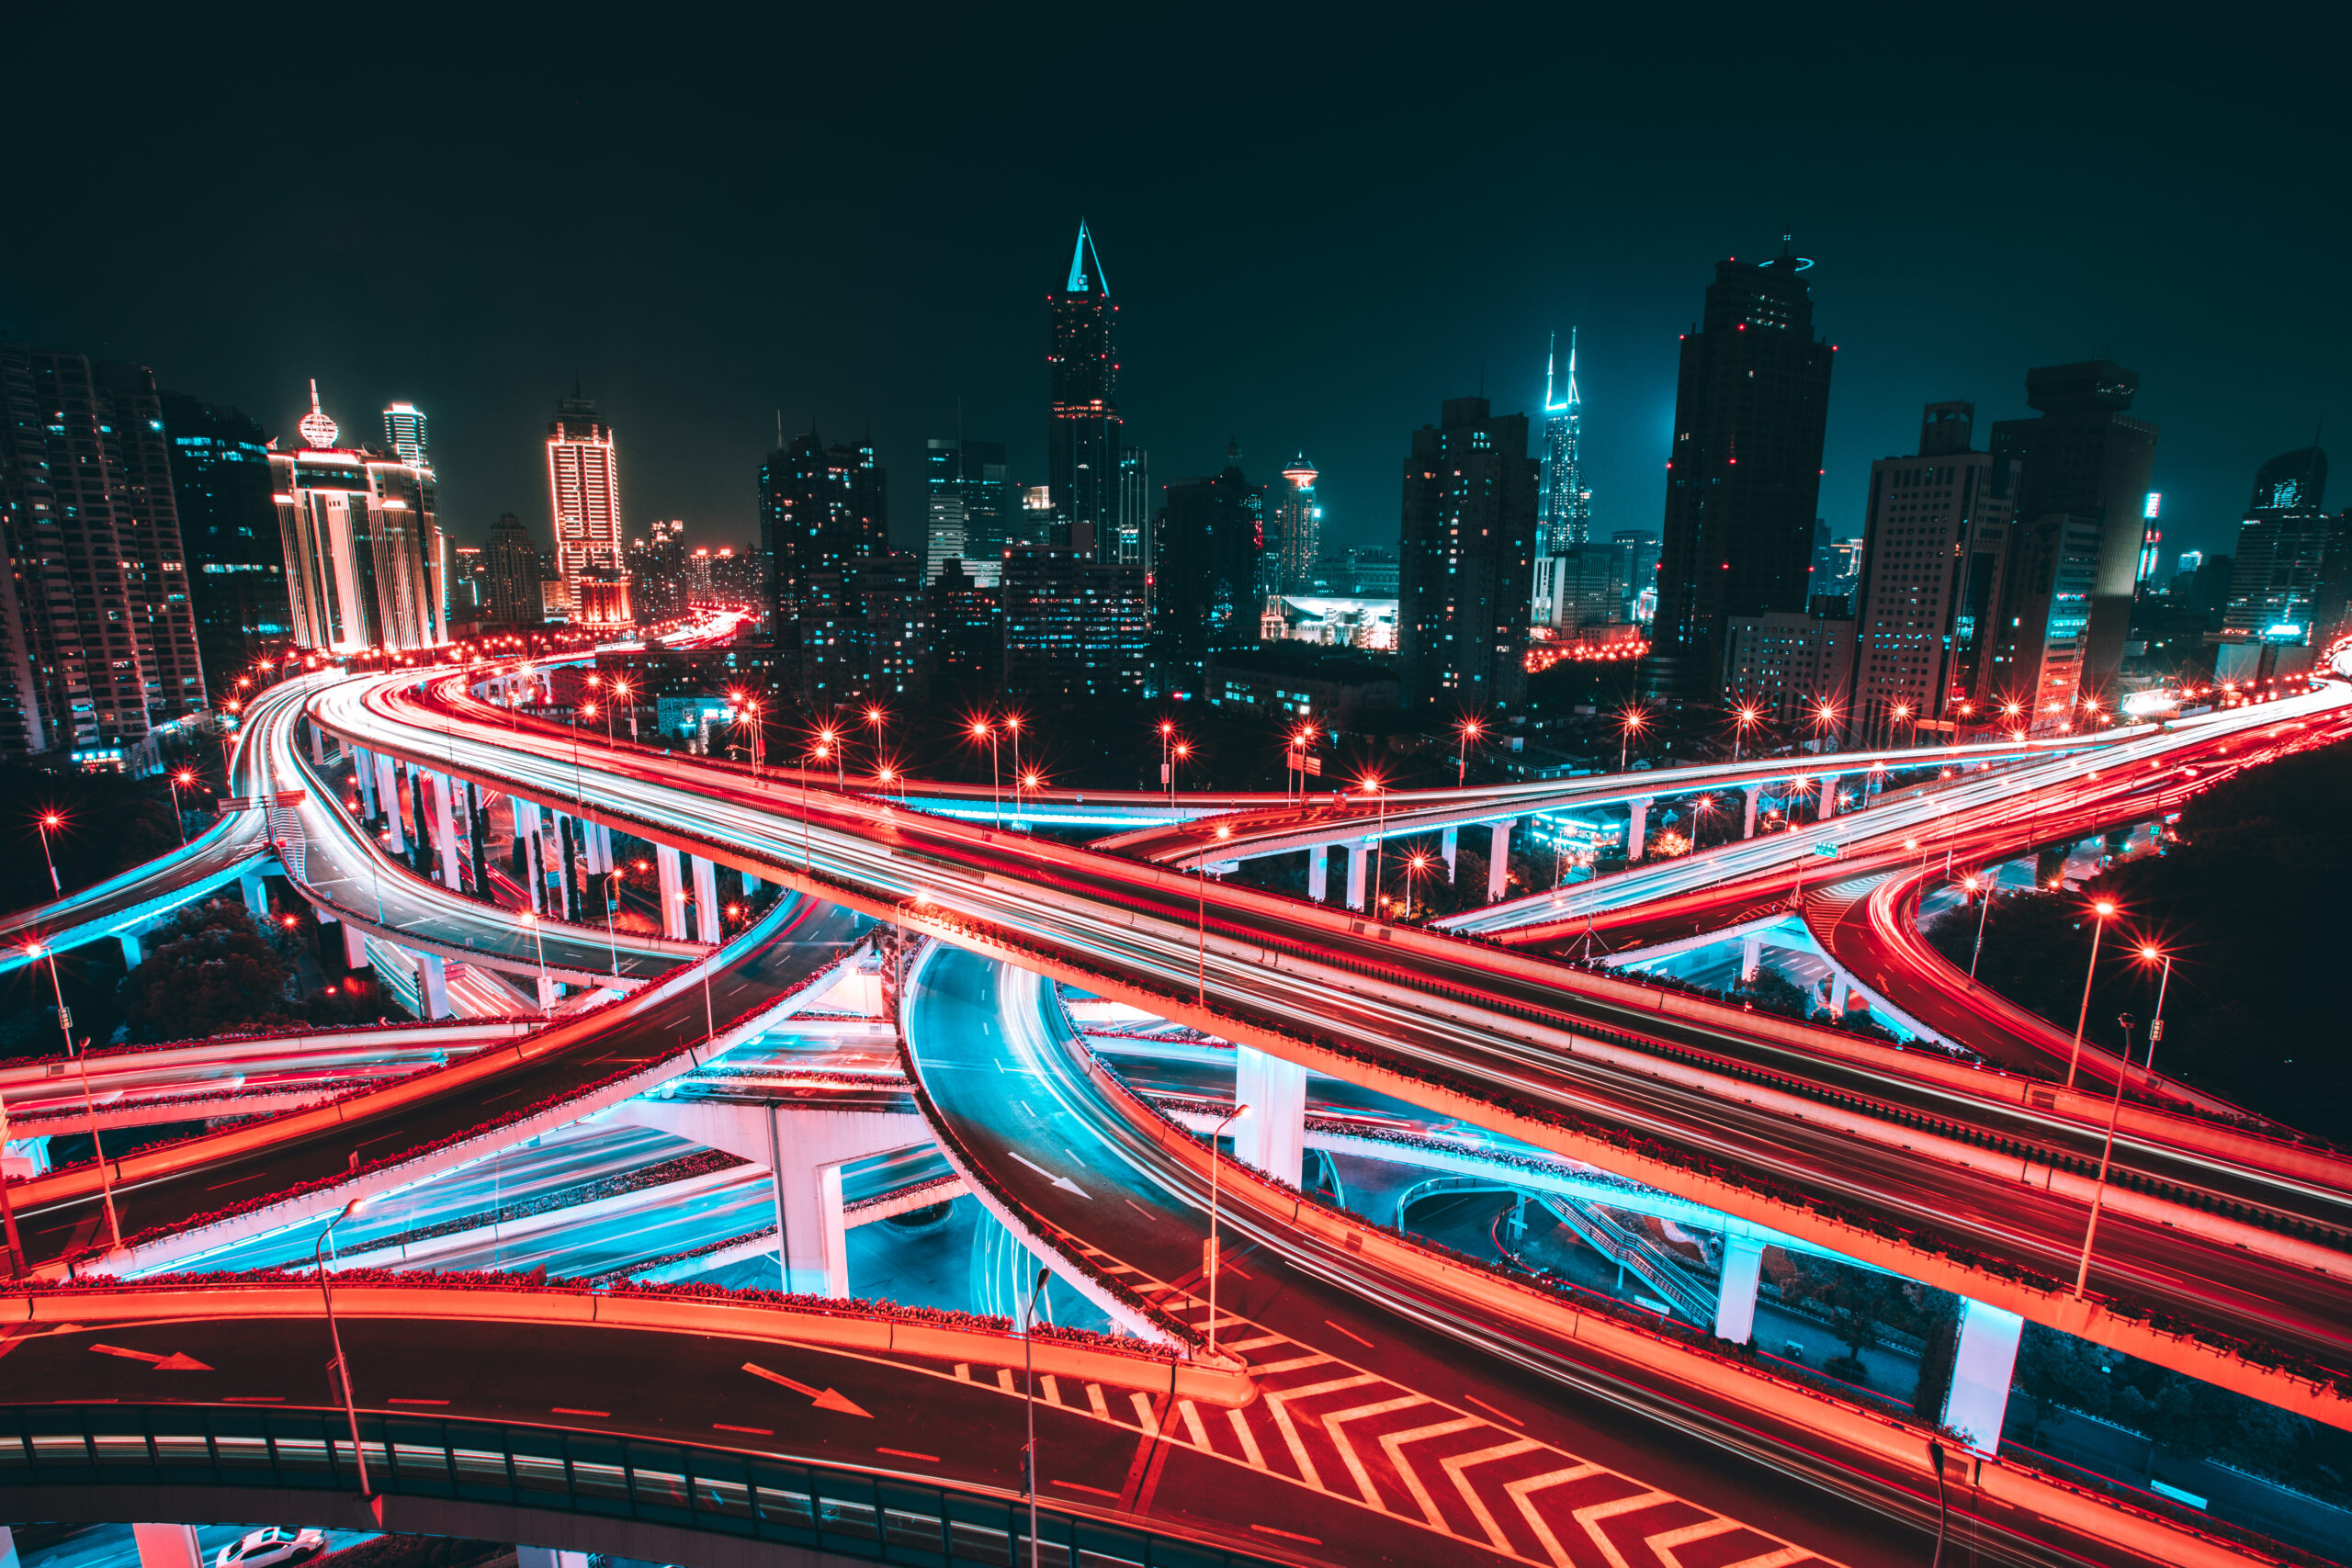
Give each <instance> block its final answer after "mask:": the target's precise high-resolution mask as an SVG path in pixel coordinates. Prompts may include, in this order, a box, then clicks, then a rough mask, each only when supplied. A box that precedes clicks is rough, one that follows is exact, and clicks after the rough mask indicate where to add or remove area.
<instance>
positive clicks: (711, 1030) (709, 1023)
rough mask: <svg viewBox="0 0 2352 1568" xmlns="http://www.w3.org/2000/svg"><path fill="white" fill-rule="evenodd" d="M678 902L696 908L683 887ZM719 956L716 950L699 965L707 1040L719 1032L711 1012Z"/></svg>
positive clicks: (703, 1024)
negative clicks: (712, 972)
mask: <svg viewBox="0 0 2352 1568" xmlns="http://www.w3.org/2000/svg"><path fill="white" fill-rule="evenodd" d="M678 902H679V903H680V904H682V905H684V906H685V907H686V908H689V909H691V908H695V897H694V895H693V894H691V893H689V892H687V891H686V890H685V889H684V888H683V887H681V888H679V889H678ZM678 923H679V924H680V925H684V924H685V923H686V919H685V917H684V915H680V916H679V917H678ZM716 957H718V952H717V951H716V950H715V949H714V950H713V951H712V952H710V953H705V954H704V955H703V957H702V960H701V962H700V963H699V964H697V967H698V968H700V969H701V971H702V1032H703V1038H704V1039H706V1040H707V1039H708V1038H710V1037H711V1036H712V1035H714V1034H716V1033H718V1021H717V1019H716V1018H715V1016H714V1015H713V1014H712V1012H711V1010H710V961H711V960H712V959H714V958H716Z"/></svg>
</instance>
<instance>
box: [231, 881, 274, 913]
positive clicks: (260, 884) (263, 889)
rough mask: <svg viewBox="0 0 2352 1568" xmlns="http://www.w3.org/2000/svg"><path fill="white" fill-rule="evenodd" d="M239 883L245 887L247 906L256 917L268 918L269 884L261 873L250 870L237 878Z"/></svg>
mask: <svg viewBox="0 0 2352 1568" xmlns="http://www.w3.org/2000/svg"><path fill="white" fill-rule="evenodd" d="M237 884H238V886H241V887H243V889H244V892H245V908H247V909H248V910H250V911H251V912H252V914H253V917H254V919H256V920H266V919H269V886H268V884H266V883H265V882H264V881H262V879H261V873H259V872H257V871H249V872H247V873H245V874H244V875H243V876H241V877H239V878H238V879H237Z"/></svg>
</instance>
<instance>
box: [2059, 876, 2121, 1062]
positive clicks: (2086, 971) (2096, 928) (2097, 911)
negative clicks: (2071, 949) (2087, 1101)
mask: <svg viewBox="0 0 2352 1568" xmlns="http://www.w3.org/2000/svg"><path fill="white" fill-rule="evenodd" d="M2091 912H2092V913H2093V914H2094V915H2096V916H2098V920H2097V922H2096V923H2095V924H2094V925H2093V926H2092V927H2091V957H2090V962H2089V963H2088V964H2085V965H2084V966H2083V1005H2082V1009H2081V1010H2079V1011H2078V1012H2076V1013H2075V1045H2074V1050H2073V1051H2072V1053H2071V1054H2070V1055H2068V1056H2067V1058H2066V1087H2067V1088H2068V1089H2072V1088H2074V1087H2075V1069H2076V1068H2077V1067H2079V1066H2081V1065H2082V1060H2083V1025H2084V1024H2085V1023H2086V1022H2088V1021H2090V1016H2091V976H2094V975H2096V974H2097V973H2098V941H2099V938H2100V937H2102V936H2105V935H2106V934H2107V918H2108V917H2109V915H2112V914H2113V913H2115V902H2114V900H2113V899H2110V898H2101V899H2100V900H2099V901H2098V902H2097V903H2096V904H2093V905H2092V906H2091Z"/></svg>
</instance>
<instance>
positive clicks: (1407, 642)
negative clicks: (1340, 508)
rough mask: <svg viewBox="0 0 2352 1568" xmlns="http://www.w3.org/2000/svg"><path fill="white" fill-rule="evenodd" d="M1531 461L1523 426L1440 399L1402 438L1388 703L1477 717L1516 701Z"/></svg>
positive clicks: (1521, 676) (1521, 419) (1467, 402)
mask: <svg viewBox="0 0 2352 1568" xmlns="http://www.w3.org/2000/svg"><path fill="white" fill-rule="evenodd" d="M1537 467H1538V465H1537V462H1536V460H1535V459H1534V458H1532V457H1529V456H1528V455H1527V416H1526V415H1525V414H1523V413H1509V414H1497V413H1495V412H1493V410H1492V409H1491V408H1490V407H1489V405H1488V404H1487V400H1486V399H1484V398H1448V399H1446V400H1445V401H1444V403H1443V404H1442V412H1441V414H1440V423H1437V424H1434V425H1429V424H1425V425H1423V426H1421V428H1420V429H1419V430H1417V431H1415V432H1413V452H1412V456H1411V457H1408V458H1406V459H1405V507H1404V522H1403V526H1402V529H1401V530H1400V532H1399V534H1398V536H1397V559H1398V563H1399V570H1398V573H1397V657H1398V665H1399V668H1398V671H1397V691H1398V700H1399V701H1400V702H1401V703H1402V704H1403V705H1405V706H1406V708H1407V709H1408V710H1409V709H1412V708H1417V707H1421V708H1426V707H1432V706H1442V707H1443V708H1445V709H1446V710H1447V714H1448V716H1451V714H1452V713H1453V711H1454V710H1459V711H1461V712H1462V713H1465V714H1477V715H1482V716H1483V715H1485V714H1487V713H1488V712H1490V711H1492V710H1493V709H1494V708H1495V707H1497V706H1498V705H1502V704H1506V703H1515V702H1518V701H1519V700H1520V699H1521V697H1523V696H1525V695H1526V694H1527V602H1528V594H1529V592H1530V585H1531V583H1532V580H1533V577H1534V562H1535V488H1536V469H1537Z"/></svg>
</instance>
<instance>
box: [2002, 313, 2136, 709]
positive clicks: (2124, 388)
mask: <svg viewBox="0 0 2352 1568" xmlns="http://www.w3.org/2000/svg"><path fill="white" fill-rule="evenodd" d="M2139 389H2140V378H2139V376H2138V375H2137V374H2136V373H2135V372H2132V371H2130V370H2126V369H2124V368H2123V367H2121V366H2120V365H2117V364H2115V363H2113V362H2112V361H2110V360H2106V359H2093V360H2087V361H2085V362H2083V363H2081V364H2077V365H2044V366H2041V367H2036V368H2034V369H2031V370H2029V371H2027V372H2026V374H2025V400H2026V406H2027V407H2029V408H2031V409H2033V410H2035V411H2037V412H2039V413H2040V414H2041V418H2039V419H2005V420H2003V421H2001V422H2000V423H1997V424H1996V425H1995V426H1993V439H1992V448H1993V450H1994V451H1996V452H1999V453H2004V454H2006V455H2008V456H2011V457H2021V458H2023V459H2024V460H2025V473H2024V475H2023V477H2022V478H2021V479H2020V480H2019V484H2020V485H2021V487H2022V488H2021V491H2020V493H2019V496H2018V508H2017V515H2018V521H2019V522H2020V523H2021V524H2028V525H2030V524H2033V523H2035V522H2036V521H2037V520H2038V519H2040V518H2041V517H2043V516H2045V515H2052V514H2055V513H2066V514H2068V515H2071V516H2074V517H2075V518H2079V519H2086V520H2088V521H2090V522H2092V523H2095V524H2097V525H2098V529H2099V549H2098V566H2097V570H2096V572H2095V574H2094V576H2095V581H2094V582H2093V584H2092V588H2091V600H2090V621H2089V624H2088V626H2087V628H2086V631H2085V633H2084V640H2083V658H2082V679H2083V683H2084V684H2085V685H2086V686H2087V687H2089V688H2092V689H2094V690H2096V689H2098V688H2099V687H2101V686H2104V685H2106V684H2107V682H2109V681H2110V680H2112V679H2113V678H2114V675H2115V671H2116V669H2117V667H2118V666H2120V664H2121V663H2122V661H2123V641H2124V635H2125V633H2126V632H2128V631H2129V630H2130V629H2131V597H2132V589H2133V587H2134V585H2135V583H2136V582H2137V581H2138V578H2139V570H2140V544H2141V540H2142V538H2143V530H2144V527H2145V520H2144V513H2145V512H2146V508H2147V498H2148V483H2149V480H2150V479H2151V478H2152V476H2153V475H2154V470H2155V461H2156V427H2155V426H2154V424H2152V423H2149V422H2148V421H2146V420H2144V419H2141V418H2139V417H2138V416H2137V415H2134V414H2132V413H2131V412H2127V411H2129V410H2130V408H2131V400H2132V398H2133V396H2134V395H2136V394H2137V393H2138V391H2139ZM2045 700H2047V699H2046V698H2045Z"/></svg>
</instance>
